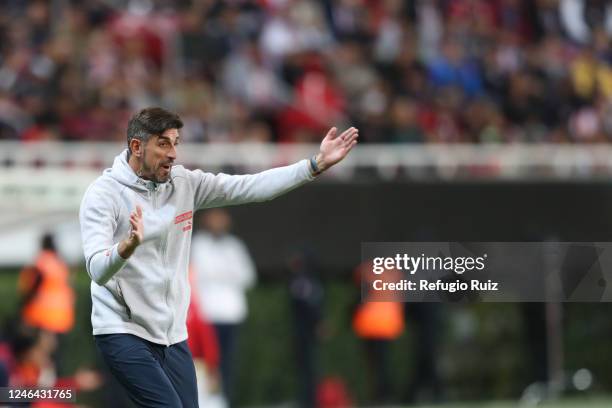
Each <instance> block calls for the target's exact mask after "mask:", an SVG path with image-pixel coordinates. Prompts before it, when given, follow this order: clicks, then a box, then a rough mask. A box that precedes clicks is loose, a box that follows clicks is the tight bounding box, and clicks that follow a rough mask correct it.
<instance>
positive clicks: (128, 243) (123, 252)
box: [117, 238, 138, 259]
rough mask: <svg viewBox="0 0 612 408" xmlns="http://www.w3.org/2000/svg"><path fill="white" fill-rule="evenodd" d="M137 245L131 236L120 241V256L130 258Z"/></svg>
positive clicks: (118, 247) (118, 248)
mask: <svg viewBox="0 0 612 408" xmlns="http://www.w3.org/2000/svg"><path fill="white" fill-rule="evenodd" d="M137 246H138V245H136V244H135V243H134V242H133V240H131V239H130V238H126V239H124V240H123V241H121V242H119V245H118V246H117V252H118V253H119V256H120V257H122V258H123V259H128V258H129V257H130V256H132V254H133V253H134V251H135V250H136V247H137Z"/></svg>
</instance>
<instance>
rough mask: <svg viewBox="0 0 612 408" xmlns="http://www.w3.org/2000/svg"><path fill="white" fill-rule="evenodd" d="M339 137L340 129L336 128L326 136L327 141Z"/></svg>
mask: <svg viewBox="0 0 612 408" xmlns="http://www.w3.org/2000/svg"><path fill="white" fill-rule="evenodd" d="M337 136H338V128H336V127H335V126H334V127H333V128H331V129H329V132H327V135H325V139H327V140H334V139H335V138H336V137H337Z"/></svg>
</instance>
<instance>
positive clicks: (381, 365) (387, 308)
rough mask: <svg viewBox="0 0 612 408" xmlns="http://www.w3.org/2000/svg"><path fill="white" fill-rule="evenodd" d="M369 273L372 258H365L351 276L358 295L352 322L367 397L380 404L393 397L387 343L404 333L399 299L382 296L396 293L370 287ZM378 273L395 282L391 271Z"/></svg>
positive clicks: (388, 345)
mask: <svg viewBox="0 0 612 408" xmlns="http://www.w3.org/2000/svg"><path fill="white" fill-rule="evenodd" d="M372 276H373V274H372V261H365V262H363V263H361V264H360V265H359V266H358V267H357V268H356V269H355V275H354V279H355V283H356V284H357V285H358V287H359V288H360V289H361V294H360V301H359V303H358V304H357V305H356V307H355V311H354V313H353V317H352V325H353V331H354V332H355V334H356V335H357V337H359V338H360V339H361V340H363V346H364V351H365V356H366V362H367V367H368V372H369V374H370V377H369V383H370V385H371V390H370V398H371V399H372V402H373V403H376V404H384V403H390V402H393V400H394V398H395V395H394V390H393V384H392V378H391V367H390V364H391V362H390V359H389V357H390V356H389V353H390V346H391V343H392V342H393V341H394V340H397V339H398V338H399V337H400V336H401V335H402V333H403V332H404V327H405V324H404V309H403V305H402V303H401V302H399V301H393V298H391V299H390V298H388V297H385V296H396V295H395V294H393V293H392V292H390V291H385V290H383V291H375V290H374V289H372V282H373V281H370V279H371V277H372ZM379 276H380V279H382V280H384V281H386V282H395V281H398V279H397V277H398V276H399V275H398V273H397V271H395V270H387V271H385V273H384V274H382V275H379ZM398 300H399V299H398Z"/></svg>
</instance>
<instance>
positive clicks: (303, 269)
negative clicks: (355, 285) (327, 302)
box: [287, 248, 324, 408]
mask: <svg viewBox="0 0 612 408" xmlns="http://www.w3.org/2000/svg"><path fill="white" fill-rule="evenodd" d="M287 265H288V267H289V271H290V272H291V278H290V281H289V299H290V302H291V310H292V313H293V319H292V321H293V326H294V336H293V339H294V341H293V344H294V348H295V356H296V368H297V375H298V379H299V394H298V402H299V406H300V407H302V408H308V407H314V406H315V405H316V403H315V401H316V392H317V385H318V382H319V381H318V379H319V375H318V367H317V366H318V364H317V360H318V353H317V343H318V339H319V335H320V334H321V331H322V327H323V326H322V325H321V317H322V314H323V297H324V291H323V285H322V284H321V282H320V280H319V278H318V274H319V273H318V272H319V271H318V268H317V265H316V263H315V259H314V255H313V254H312V252H311V251H310V250H309V249H307V248H303V249H299V250H295V251H294V252H293V253H292V254H291V255H290V256H289V259H288V260H287Z"/></svg>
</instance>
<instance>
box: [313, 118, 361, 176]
mask: <svg viewBox="0 0 612 408" xmlns="http://www.w3.org/2000/svg"><path fill="white" fill-rule="evenodd" d="M358 136H359V131H358V130H357V129H356V128H354V127H350V128H348V129H347V130H345V131H344V132H342V133H341V134H340V135H338V129H337V128H335V127H333V128H331V129H330V130H329V132H327V135H326V136H325V138H324V139H323V141H322V142H321V150H320V151H319V154H317V156H316V162H317V167H318V168H319V171H324V170H326V169H328V168H330V167H331V166H333V165H334V164H336V163H338V162H339V161H341V160H342V159H344V158H345V157H346V155H347V154H348V152H350V151H351V149H352V148H353V146H355V145H356V144H357V137H358Z"/></svg>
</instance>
